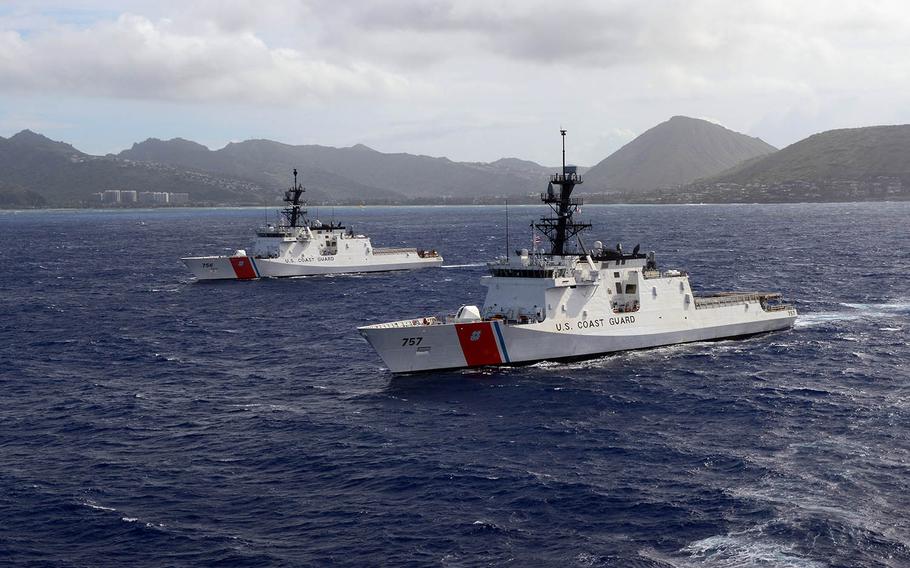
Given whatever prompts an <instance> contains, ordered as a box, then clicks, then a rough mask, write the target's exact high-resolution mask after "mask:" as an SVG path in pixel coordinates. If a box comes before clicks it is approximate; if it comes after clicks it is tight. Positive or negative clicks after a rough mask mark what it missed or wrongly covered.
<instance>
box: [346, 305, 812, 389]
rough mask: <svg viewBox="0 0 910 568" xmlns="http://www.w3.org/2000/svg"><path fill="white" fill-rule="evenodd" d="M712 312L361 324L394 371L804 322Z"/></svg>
mask: <svg viewBox="0 0 910 568" xmlns="http://www.w3.org/2000/svg"><path fill="white" fill-rule="evenodd" d="M747 306H748V307H747ZM691 311H692V312H695V311H696V310H695V309H692V310H691ZM697 311H703V310H697ZM704 311H710V312H711V313H709V314H701V315H699V314H691V317H690V316H688V315H686V316H682V317H680V318H678V319H679V320H680V321H677V322H675V323H671V322H669V321H667V314H666V312H664V313H663V314H658V313H656V312H654V313H651V314H647V313H641V312H639V313H636V314H615V315H613V316H612V317H609V318H597V319H588V320H578V319H576V320H572V319H565V320H553V321H550V320H545V321H543V322H540V323H529V324H512V323H505V322H504V321H502V320H492V321H479V322H471V323H448V324H441V323H436V319H435V318H425V319H418V320H404V321H400V322H391V323H385V324H377V325H372V326H366V327H361V328H359V329H360V332H361V333H362V334H363V336H364V337H365V338H366V339H367V341H369V342H370V345H372V346H373V348H374V349H375V350H376V352H377V353H378V354H379V356H380V357H381V358H382V360H383V362H384V363H385V364H386V365H387V366H388V368H389V370H390V371H392V372H393V373H411V372H417V371H429V370H436V369H451V368H463V367H478V366H488V365H508V364H514V363H530V362H535V361H543V360H557V359H571V358H586V357H592V356H596V355H601V354H607V353H615V352H619V351H629V350H635V349H646V348H650V347H659V346H663V345H673V344H677V343H690V342H693V341H709V340H717V339H724V338H733V337H742V336H748V335H755V334H759V333H765V332H770V331H777V330H782V329H787V328H789V327H791V326H792V325H793V322H794V321H795V319H796V311H795V310H794V309H792V308H789V309H783V310H773V311H765V310H763V309H762V307H761V305H760V303H759V302H758V301H757V300H756V301H754V302H751V301H750V302H743V303H740V304H731V305H729V306H726V307H723V308H712V309H708V310H704Z"/></svg>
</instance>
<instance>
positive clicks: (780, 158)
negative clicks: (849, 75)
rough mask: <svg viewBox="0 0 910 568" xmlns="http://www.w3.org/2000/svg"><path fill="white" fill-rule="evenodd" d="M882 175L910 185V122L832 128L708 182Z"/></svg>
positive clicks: (756, 181)
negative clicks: (892, 124)
mask: <svg viewBox="0 0 910 568" xmlns="http://www.w3.org/2000/svg"><path fill="white" fill-rule="evenodd" d="M877 176H892V177H898V178H901V179H904V180H906V181H907V182H908V183H910V124H903V125H896V126H867V127H864V128H844V129H840V130H828V131H826V132H821V133H819V134H814V135H812V136H810V137H808V138H806V139H805V140H801V141H799V142H797V143H795V144H792V145H790V146H787V147H786V148H784V149H783V150H781V151H780V152H777V153H776V154H773V155H771V156H766V157H764V158H762V159H760V160H755V161H751V162H749V163H746V164H742V165H740V166H738V167H735V168H733V169H731V170H729V171H726V172H723V173H721V174H719V175H717V176H714V177H713V178H711V179H710V180H705V181H710V182H730V183H739V184H747V183H782V182H788V181H795V180H863V179H869V178H873V177H877Z"/></svg>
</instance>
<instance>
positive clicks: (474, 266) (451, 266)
mask: <svg viewBox="0 0 910 568" xmlns="http://www.w3.org/2000/svg"><path fill="white" fill-rule="evenodd" d="M486 265H487V263H485V262H477V263H474V264H446V265H443V266H441V267H440V268H476V267H478V266H486Z"/></svg>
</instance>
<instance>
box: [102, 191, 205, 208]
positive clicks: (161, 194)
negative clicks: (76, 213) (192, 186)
mask: <svg viewBox="0 0 910 568" xmlns="http://www.w3.org/2000/svg"><path fill="white" fill-rule="evenodd" d="M92 197H93V198H94V199H95V201H96V203H97V204H99V205H101V206H106V207H118V206H119V207H138V206H143V207H167V206H182V205H188V204H189V202H190V194H189V193H172V192H170V191H136V190H134V189H108V190H105V191H101V192H98V193H93V194H92Z"/></svg>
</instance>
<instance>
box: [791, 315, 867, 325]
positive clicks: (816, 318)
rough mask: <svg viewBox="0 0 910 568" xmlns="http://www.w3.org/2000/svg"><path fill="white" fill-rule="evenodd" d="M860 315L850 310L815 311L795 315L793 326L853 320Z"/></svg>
mask: <svg viewBox="0 0 910 568" xmlns="http://www.w3.org/2000/svg"><path fill="white" fill-rule="evenodd" d="M861 317H862V315H861V314H857V313H851V312H815V313H810V314H799V315H798V316H796V323H794V324H793V327H796V328H803V327H813V326H816V325H824V324H827V323H832V322H839V321H855V320H858V319H860V318H861Z"/></svg>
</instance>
